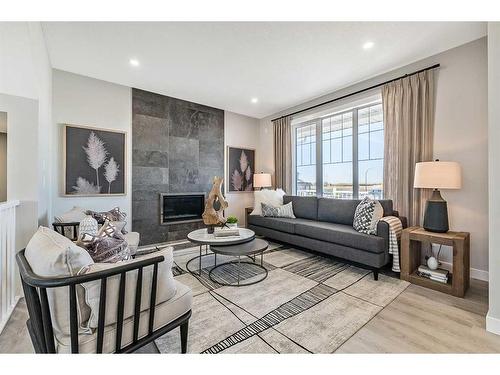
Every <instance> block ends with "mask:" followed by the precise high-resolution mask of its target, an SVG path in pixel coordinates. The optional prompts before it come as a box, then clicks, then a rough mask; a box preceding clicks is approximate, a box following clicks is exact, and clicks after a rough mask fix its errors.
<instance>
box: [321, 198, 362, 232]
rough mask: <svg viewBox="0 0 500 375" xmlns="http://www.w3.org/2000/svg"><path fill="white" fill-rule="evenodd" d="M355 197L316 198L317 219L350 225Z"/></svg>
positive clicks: (354, 207) (355, 203)
mask: <svg viewBox="0 0 500 375" xmlns="http://www.w3.org/2000/svg"><path fill="white" fill-rule="evenodd" d="M359 202H360V201H359V200H357V199H332V198H319V199H318V220H320V221H328V222H330V223H337V224H344V225H349V226H352V221H353V219H354V212H355V211H356V207H357V206H358V204H359Z"/></svg>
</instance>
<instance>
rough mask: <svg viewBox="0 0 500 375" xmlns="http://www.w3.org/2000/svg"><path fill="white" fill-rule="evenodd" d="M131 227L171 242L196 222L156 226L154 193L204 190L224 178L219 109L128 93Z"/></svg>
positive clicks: (148, 240)
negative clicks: (130, 122)
mask: <svg viewBox="0 0 500 375" xmlns="http://www.w3.org/2000/svg"><path fill="white" fill-rule="evenodd" d="M132 116H133V117H132V229H133V230H134V231H137V232H139V233H140V234H141V244H143V245H146V244H152V243H159V242H166V241H175V240H179V239H183V238H186V235H187V233H189V232H190V231H191V230H193V229H197V228H200V227H201V226H202V223H201V222H194V223H193V222H191V223H179V224H171V225H160V193H197V192H208V191H209V190H210V188H211V186H212V178H213V177H214V176H223V175H224V111H223V110H220V109H217V108H212V107H207V106H204V105H201V104H196V103H191V102H188V101H185V100H180V99H175V98H171V97H168V96H164V95H159V94H155V93H151V92H148V91H143V90H138V89H132Z"/></svg>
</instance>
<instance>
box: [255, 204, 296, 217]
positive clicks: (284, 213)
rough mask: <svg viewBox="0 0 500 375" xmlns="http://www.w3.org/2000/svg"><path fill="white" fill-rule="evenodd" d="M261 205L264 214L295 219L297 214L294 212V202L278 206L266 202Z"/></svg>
mask: <svg viewBox="0 0 500 375" xmlns="http://www.w3.org/2000/svg"><path fill="white" fill-rule="evenodd" d="M260 205H261V207H262V216H267V217H283V218H288V219H295V215H294V214H293V207H292V202H290V203H287V204H285V205H283V206H278V207H275V206H271V205H269V204H265V203H261V204H260Z"/></svg>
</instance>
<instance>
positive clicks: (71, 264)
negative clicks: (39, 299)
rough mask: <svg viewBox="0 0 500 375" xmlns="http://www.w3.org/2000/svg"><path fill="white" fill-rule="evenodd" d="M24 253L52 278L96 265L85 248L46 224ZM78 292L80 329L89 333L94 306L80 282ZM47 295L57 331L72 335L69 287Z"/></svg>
mask: <svg viewBox="0 0 500 375" xmlns="http://www.w3.org/2000/svg"><path fill="white" fill-rule="evenodd" d="M24 254H25V256H26V260H27V261H28V263H29V265H30V267H31V269H32V270H33V272H34V273H36V274H37V275H39V276H44V277H49V278H57V277H69V276H75V275H79V274H81V273H83V272H85V271H86V270H87V269H88V268H89V267H90V266H91V265H93V264H94V261H93V260H92V258H91V257H90V255H89V253H88V252H87V251H86V250H85V249H83V248H81V247H79V246H77V245H75V244H74V243H73V242H71V241H70V240H69V239H68V238H66V237H64V236H63V235H61V234H59V233H57V232H56V231H53V230H51V229H49V228H46V227H40V228H38V230H37V231H36V232H35V234H34V235H33V237H32V238H31V239H30V241H29V242H28V245H27V246H26V251H25V253H24ZM76 291H77V302H78V303H77V311H78V322H79V326H80V332H82V330H83V332H85V331H87V330H86V328H85V326H86V325H87V321H88V319H89V316H90V308H89V307H88V306H87V304H86V303H85V298H84V290H83V288H82V287H81V286H80V285H78V286H77V288H76ZM47 297H48V300H49V306H50V313H51V318H52V324H53V326H54V330H55V331H56V332H60V333H62V334H69V308H68V301H69V292H68V288H67V287H60V288H48V289H47Z"/></svg>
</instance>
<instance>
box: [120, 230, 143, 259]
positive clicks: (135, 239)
mask: <svg viewBox="0 0 500 375" xmlns="http://www.w3.org/2000/svg"><path fill="white" fill-rule="evenodd" d="M123 237H125V241H127V243H128V247H129V249H130V255H135V253H137V248H138V247H139V241H140V239H141V236H140V234H139V233H138V232H128V233H127V234H125V235H124V236H123Z"/></svg>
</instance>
